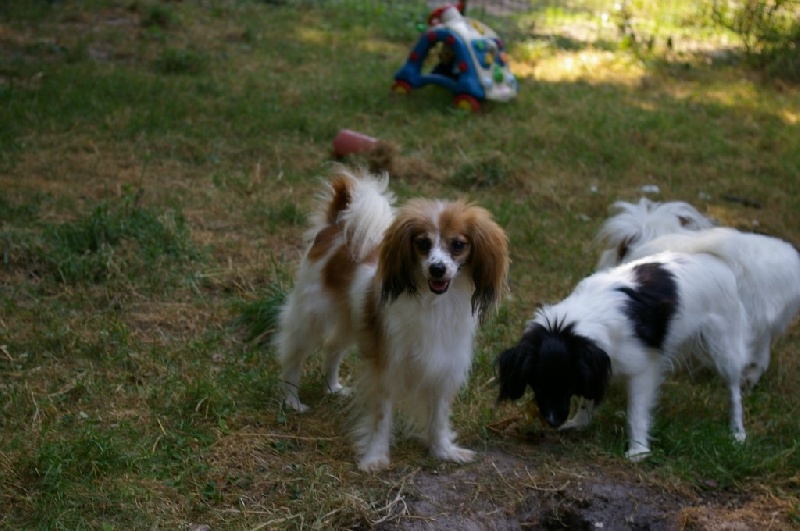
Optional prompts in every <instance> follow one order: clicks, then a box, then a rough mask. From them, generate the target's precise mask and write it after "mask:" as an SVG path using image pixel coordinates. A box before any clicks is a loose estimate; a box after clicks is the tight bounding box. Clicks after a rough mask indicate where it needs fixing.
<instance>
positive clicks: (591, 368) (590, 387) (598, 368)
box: [495, 323, 611, 428]
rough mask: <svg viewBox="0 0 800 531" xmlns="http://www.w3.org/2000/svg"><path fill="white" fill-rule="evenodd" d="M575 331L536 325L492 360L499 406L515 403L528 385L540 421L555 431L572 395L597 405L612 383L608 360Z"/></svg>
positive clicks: (599, 350)
mask: <svg viewBox="0 0 800 531" xmlns="http://www.w3.org/2000/svg"><path fill="white" fill-rule="evenodd" d="M574 328H575V326H574V324H568V325H564V324H563V323H561V324H559V323H554V324H552V325H551V324H549V323H548V325H547V326H543V325H541V324H538V323H535V324H533V325H532V326H530V327H529V328H528V330H526V332H525V333H524V334H523V336H522V338H521V339H520V341H519V343H517V345H516V346H514V347H512V348H510V349H508V350H506V351H504V352H503V353H502V354H500V355H499V356H498V357H497V360H496V361H495V367H496V369H497V370H498V372H499V374H498V380H499V383H500V391H499V394H498V397H497V400H498V402H502V401H505V400H516V399H518V398H520V397H521V396H522V395H523V394H524V393H525V389H526V388H527V386H530V387H531V389H532V390H533V393H534V398H535V400H536V404H537V405H538V406H539V411H540V413H541V414H542V417H543V418H544V419H545V421H547V423H548V424H549V425H550V426H552V427H554V428H557V427H559V426H561V425H562V424H564V422H566V420H567V417H568V416H569V410H570V403H571V399H572V397H573V396H582V397H584V398H586V399H589V400H593V401H594V402H595V404H599V403H600V402H601V401H602V400H603V398H604V397H605V394H606V391H607V389H608V385H609V381H610V379H611V360H610V359H609V357H608V355H607V354H606V353H605V351H604V350H603V349H602V348H600V347H599V346H598V345H597V344H596V343H595V342H594V341H592V340H591V339H588V338H586V337H584V336H582V335H580V334H577V333H576V332H575V330H574Z"/></svg>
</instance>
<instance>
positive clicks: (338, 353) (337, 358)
mask: <svg viewBox="0 0 800 531" xmlns="http://www.w3.org/2000/svg"><path fill="white" fill-rule="evenodd" d="M350 346H351V345H350V341H348V340H342V341H339V340H335V339H332V340H331V341H329V342H327V343H326V344H325V347H324V353H325V381H326V384H327V392H328V393H330V394H343V395H348V394H350V389H349V388H348V387H344V386H342V384H341V383H339V366H340V365H341V364H342V359H343V358H344V356H345V354H347V351H348V349H349V348H350Z"/></svg>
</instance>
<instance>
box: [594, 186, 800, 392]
mask: <svg viewBox="0 0 800 531" xmlns="http://www.w3.org/2000/svg"><path fill="white" fill-rule="evenodd" d="M614 208H615V209H616V210H617V211H618V212H617V214H616V215H614V216H612V217H611V218H609V219H608V220H606V222H605V223H604V224H603V226H602V227H601V229H600V231H599V232H598V240H599V241H601V242H602V243H603V244H604V245H605V247H604V249H603V251H602V253H601V257H600V262H599V263H598V269H604V268H607V267H612V266H614V265H617V264H620V263H624V262H626V261H631V260H637V259H640V258H643V257H645V256H649V255H652V254H656V253H660V252H663V251H675V252H681V253H691V254H699V253H703V254H708V255H711V256H714V257H716V258H718V259H720V260H722V261H723V262H724V263H725V264H726V265H727V266H728V267H729V268H730V269H731V271H732V272H733V274H734V276H735V277H736V286H737V291H738V294H739V299H740V300H741V302H742V304H744V307H745V312H746V314H747V327H748V337H749V343H748V348H747V350H748V355H749V356H748V363H747V365H746V367H745V373H744V375H743V380H742V383H743V384H744V385H745V386H746V387H752V386H754V385H756V384H757V383H758V382H759V380H760V379H761V376H762V375H763V374H764V372H765V371H766V370H767V367H769V362H770V356H771V355H770V350H771V345H772V341H773V340H774V339H775V338H776V337H777V336H779V335H781V334H782V333H783V332H784V331H785V330H786V328H787V327H788V326H789V325H790V324H791V322H792V320H793V319H794V318H795V316H796V315H797V313H798V312H800V254H799V253H798V251H797V249H796V248H795V247H794V246H793V245H791V244H789V243H787V242H785V241H783V240H780V239H778V238H774V237H771V236H765V235H762V234H753V233H748V232H742V231H738V230H735V229H730V228H721V227H714V226H713V225H714V224H713V222H712V221H711V220H710V219H708V218H706V217H705V216H703V215H702V214H701V213H700V212H698V211H697V210H696V209H695V208H694V207H692V206H691V205H689V204H688V203H683V202H667V203H655V202H652V201H650V200H648V199H642V200H640V201H639V203H638V204H632V203H624V202H617V203H614Z"/></svg>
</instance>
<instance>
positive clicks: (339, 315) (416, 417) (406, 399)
mask: <svg viewBox="0 0 800 531" xmlns="http://www.w3.org/2000/svg"><path fill="white" fill-rule="evenodd" d="M344 175H345V176H347V177H348V179H349V180H350V183H351V184H352V190H351V193H352V200H351V201H350V203H349V205H348V207H347V209H346V210H344V211H343V212H342V214H341V217H340V218H339V219H340V220H341V221H342V222H343V223H344V226H345V229H344V231H343V232H344V234H345V236H344V238H345V239H347V240H348V244H349V245H350V246H351V247H354V248H355V249H356V251H355V252H354V253H353V257H352V258H353V260H354V263H353V267H355V268H356V269H355V272H354V274H353V277H352V281H351V284H350V285H349V287H348V288H347V297H348V300H347V301H341V300H336V299H335V296H334V295H332V294H331V293H330V292H329V291H327V290H325V289H324V288H323V280H322V271H323V269H324V267H325V264H326V263H327V262H328V260H329V259H330V256H332V255H333V253H334V252H335V249H336V248H337V247H338V246H339V245H341V244H342V243H343V242H341V241H339V242H338V244H337V245H334V246H333V249H332V250H331V251H330V252H329V254H328V256H325V257H324V258H322V259H321V260H319V261H316V262H314V263H312V262H310V261H309V259H308V256H306V257H305V258H304V259H303V262H302V263H301V265H300V268H299V271H298V273H297V276H296V280H295V288H294V290H293V291H292V292H291V294H290V295H289V297H288V299H287V302H286V305H285V307H284V309H283V311H282V314H281V318H280V327H279V332H278V334H277V337H276V346H277V349H278V359H279V361H280V363H281V366H282V378H283V386H284V402H285V404H286V405H287V406H288V407H291V408H293V409H296V410H299V411H305V410H307V409H308V407H307V406H306V405H304V404H303V403H302V402H301V401H300V399H299V396H298V388H299V381H300V376H301V372H302V365H303V362H304V360H305V359H306V358H307V357H308V356H309V355H310V354H311V353H312V352H313V351H314V350H315V349H317V348H320V347H321V348H322V350H323V352H324V358H325V367H326V369H325V371H326V378H327V387H328V391H329V392H341V391H344V390H345V389H344V388H343V387H342V386H341V384H340V383H339V364H340V362H341V360H342V357H343V356H344V354H345V353H346V352H347V350H348V349H349V348H351V347H353V346H354V345H356V344H357V343H358V342H359V341H361V340H362V338H364V337H365V336H366V335H368V333H369V330H368V327H370V326H373V325H372V324H370V323H373V321H370V320H369V319H368V317H369V316H368V315H367V312H368V311H369V310H368V308H370V307H371V308H377V313H378V320H379V324H378V325H377V326H380V328H381V330H380V336H381V337H382V338H383V339H384V341H385V345H386V348H385V349H384V350H385V351H386V353H387V354H386V356H385V358H386V359H385V360H384V363H382V364H381V363H370V362H365V363H364V364H363V374H362V376H361V377H360V378H359V380H358V385H357V387H356V391H355V393H354V405H355V406H356V407H355V408H354V411H355V413H356V419H355V426H354V429H353V436H354V439H355V446H356V450H357V453H358V467H359V468H360V469H361V470H365V471H377V470H381V469H384V468H386V467H388V466H389V447H390V442H391V438H392V425H393V412H394V410H395V408H396V407H397V408H400V409H402V410H403V412H404V413H405V414H406V416H407V417H408V420H410V422H411V425H412V426H413V428H414V429H415V433H416V435H417V436H419V437H420V438H421V439H422V440H423V442H425V443H427V445H428V447H429V450H430V452H431V454H432V455H434V456H435V457H437V458H440V459H445V460H450V461H456V462H467V461H470V460H472V459H473V455H474V453H473V452H472V451H470V450H467V449H464V448H461V447H459V446H457V445H456V444H455V442H454V441H455V436H456V434H455V433H454V432H453V430H452V429H451V426H450V410H451V404H452V401H453V399H454V398H455V396H456V393H457V392H458V390H459V388H460V387H461V386H462V385H463V384H464V383H465V382H466V379H467V376H468V373H469V369H470V365H471V360H472V350H473V341H474V337H475V331H476V328H477V326H478V323H479V321H480V315H479V312H475V311H474V310H473V307H472V296H473V291H474V290H475V286H474V285H473V280H472V279H471V278H470V277H469V276H467V275H466V274H464V273H460V271H459V264H458V263H457V262H456V261H454V259H453V258H451V256H450V254H449V253H448V252H447V249H446V245H447V242H446V241H444V239H443V238H441V235H440V234H437V235H436V237H435V238H434V240H433V242H432V248H431V251H430V253H429V255H428V257H427V260H422V261H421V262H420V263H418V264H416V266H415V267H416V269H415V275H418V276H419V278H420V279H423V278H426V276H427V275H428V274H429V273H428V271H429V269H430V268H429V266H430V265H431V263H433V262H436V263H439V264H442V265H444V267H445V271H446V273H445V277H444V279H445V280H448V281H449V282H450V285H449V289H447V291H446V292H445V293H443V294H438V295H437V294H434V293H432V292H431V291H430V290H428V286H427V285H420V286H419V290H418V292H417V293H408V292H403V293H401V294H400V295H399V296H397V297H396V298H394V299H393V300H390V301H388V302H387V301H385V300H383V298H382V293H381V289H380V286H381V284H382V280H383V279H378V278H376V274H377V272H378V267H377V265H376V264H375V263H374V262H371V261H369V260H367V261H364V262H362V261H361V260H362V259H364V258H365V257H367V256H368V255H369V254H370V253H372V252H374V251H375V249H376V248H377V247H378V246H379V245H388V244H387V241H391V239H390V238H389V237H388V236H389V235H388V234H387V232H388V231H387V229H388V230H391V224H392V221H393V220H394V218H395V215H396V214H395V211H394V208H393V205H392V202H393V196H392V195H391V193H389V192H388V191H387V190H386V179H385V178H376V177H373V176H371V175H368V174H366V173H364V174H363V175H362V174H355V173H347V172H346V171H344ZM321 199H322V202H321V205H320V208H319V209H318V212H317V214H315V216H314V217H313V219H314V222H315V226H314V227H313V228H312V229H311V230H310V231H309V237H310V239H313V238H314V237H315V236H316V235H317V234H318V233H319V232H320V231H321V230H322V229H323V228H324V227H325V226H326V225H327V224H328V221H327V218H326V209H327V203H329V202H330V201H331V199H332V195H331V194H327V195H326V196H323V197H322V198H321ZM429 204H430V211H429V212H426V213H425V215H426V216H427V217H429V218H430V219H435V218H436V216H437V215H438V214H439V212H440V211H441V210H442V209H443V208H444V205H445V204H444V203H441V202H435V201H431V202H430V203H429ZM498 230H499V228H498ZM403 244H404V245H411V242H409V241H404V242H403ZM499 253H502V255H503V259H504V260H507V249H505V248H503V249H497V254H499ZM487 255H489V256H496V255H492V254H491V253H487ZM498 259H499V258H498ZM376 286H377V289H376ZM498 291H499V290H498ZM498 295H499V293H498ZM370 298H371V299H370ZM343 306H344V307H346V308H347V311H339V309H340V308H342V307H343ZM361 346H362V347H363V344H362V345H361ZM363 350H364V348H362V351H363ZM362 354H363V352H362Z"/></svg>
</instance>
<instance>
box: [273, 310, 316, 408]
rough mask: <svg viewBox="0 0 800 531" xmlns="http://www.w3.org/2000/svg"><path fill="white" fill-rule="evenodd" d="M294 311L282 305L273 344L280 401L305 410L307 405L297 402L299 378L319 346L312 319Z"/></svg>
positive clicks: (298, 398) (298, 399)
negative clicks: (278, 325) (275, 352)
mask: <svg viewBox="0 0 800 531" xmlns="http://www.w3.org/2000/svg"><path fill="white" fill-rule="evenodd" d="M296 310H297V308H296V307H294V306H293V305H291V304H290V305H288V306H287V307H286V308H284V311H283V314H282V315H281V326H280V329H279V330H278V335H277V338H276V341H275V345H276V347H277V350H278V361H279V362H280V364H281V386H282V388H283V402H284V404H285V405H286V406H288V407H290V408H291V409H294V410H296V411H299V412H301V413H302V412H304V411H308V406H306V405H305V404H303V403H302V402H300V377H301V376H302V374H303V363H304V362H305V360H306V358H308V356H309V355H311V353H312V352H313V351H314V349H315V348H316V347H317V346H318V340H317V336H318V330H316V329H315V327H314V326H313V323H312V322H311V321H309V320H302V321H301V320H299V319H298V312H297V311H296Z"/></svg>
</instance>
